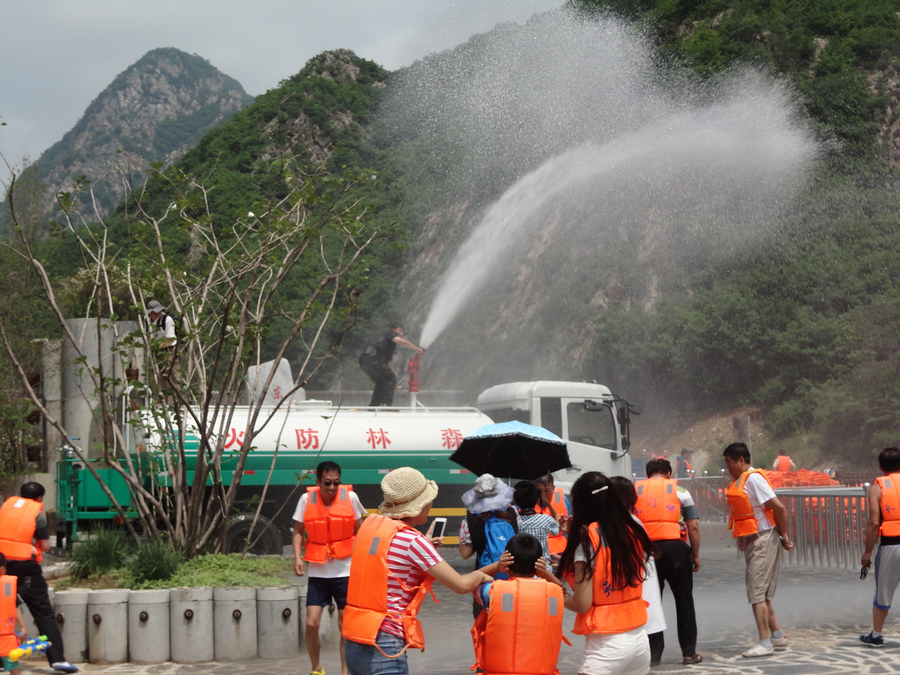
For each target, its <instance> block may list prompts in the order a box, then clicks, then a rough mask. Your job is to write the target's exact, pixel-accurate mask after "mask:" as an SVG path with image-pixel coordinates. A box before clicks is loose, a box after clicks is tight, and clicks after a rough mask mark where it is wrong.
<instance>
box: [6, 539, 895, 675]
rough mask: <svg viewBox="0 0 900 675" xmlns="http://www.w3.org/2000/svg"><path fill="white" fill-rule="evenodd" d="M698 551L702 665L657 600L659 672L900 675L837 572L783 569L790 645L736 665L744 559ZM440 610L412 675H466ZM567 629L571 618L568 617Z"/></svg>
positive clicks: (861, 599) (461, 617)
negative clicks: (870, 643)
mask: <svg viewBox="0 0 900 675" xmlns="http://www.w3.org/2000/svg"><path fill="white" fill-rule="evenodd" d="M709 543H710V544H711V546H709V547H707V548H706V550H705V551H704V558H703V560H702V568H701V571H700V572H699V573H698V574H697V575H696V576H695V591H694V596H695V599H696V605H697V612H698V624H699V630H700V637H699V643H698V651H699V652H700V653H701V654H703V657H704V662H703V663H702V664H700V665H697V666H682V665H681V658H680V654H679V650H678V640H677V636H676V634H675V616H674V605H673V603H672V598H671V595H670V594H668V593H665V594H664V603H665V605H666V615H667V619H668V624H669V626H670V628H669V630H667V631H666V645H667V647H666V652H665V654H664V656H663V663H662V665H661V666H660V667H659V668H657V669H655V670H654V672H658V673H695V674H696V675H701V674H709V673H750V674H755V673H770V674H777V675H810V674H824V675H831V674H838V673H841V674H846V673H853V674H859V675H864V674H866V673H888V672H900V629H898V628H897V618H898V617H892V618H889V619H888V624H887V629H888V632H887V633H886V636H885V641H886V646H885V648H884V649H871V648H867V647H864V646H862V645H860V644H859V642H858V640H857V638H858V636H859V635H860V634H861V633H862V632H865V631H866V630H868V624H869V622H870V620H871V598H872V593H873V592H874V581H873V580H872V578H871V577H870V578H869V579H868V580H866V581H860V580H859V575H858V573H854V572H853V571H845V570H822V569H810V568H795V567H785V568H782V575H781V580H780V585H779V588H778V594H777V596H776V598H775V607H776V611H777V612H778V615H779V618H780V619H781V622H782V624H783V625H784V627H785V629H786V631H787V633H788V636H789V637H790V639H791V646H790V648H789V649H787V650H786V651H783V652H776V654H775V655H774V656H771V657H764V658H760V659H744V658H742V657H741V655H740V654H741V652H742V651H744V650H745V649H747V648H749V647H751V646H752V645H753V644H754V642H755V627H754V623H753V618H752V614H751V611H750V607H749V606H748V605H747V602H746V596H745V594H744V589H743V561H741V560H738V559H737V557H736V554H735V552H734V549H732V548H726V547H725V546H724V545H722V544H717V542H712V541H711V542H709ZM446 557H447V560H448V561H449V562H450V563H451V564H453V565H454V566H456V567H457V568H458V569H461V570H468V569H469V566H470V563H469V562H464V561H462V560H461V559H460V558H459V556H458V554H456V552H455V551H453V550H448V551H447V552H446ZM435 592H436V595H437V597H438V599H439V600H440V601H441V604H440V605H434V603H431V602H430V601H428V602H426V604H425V605H424V606H423V610H422V614H421V616H422V619H423V623H424V624H425V631H426V639H427V647H426V651H425V652H424V653H419V652H416V653H413V654H411V655H410V659H409V663H410V671H411V673H413V674H414V675H426V674H428V675H451V674H452V675H466V674H468V673H470V671H469V666H471V665H472V663H473V660H474V657H473V652H472V643H471V638H470V636H469V629H470V628H471V625H472V615H471V600H470V599H469V598H468V597H462V596H457V595H454V594H453V593H451V592H450V591H448V590H447V589H446V588H444V587H442V586H439V585H436V586H435ZM567 622H568V623H567V626H568V627H569V628H571V625H572V616H571V615H569V616H568V617H567ZM327 631H328V634H327V635H326V636H325V644H324V652H325V656H324V659H323V664H324V666H325V669H326V671H327V672H328V674H329V675H339V673H340V663H339V660H338V654H337V641H336V640H335V639H334V636H335V635H336V630H335V626H334V625H332V626H330V627H328V628H327ZM570 639H571V640H572V642H573V644H574V645H575V646H574V647H567V646H565V645H563V648H562V652H561V655H560V662H559V669H560V671H561V673H562V675H575V674H576V673H577V672H578V663H579V657H580V652H581V639H580V638H579V637H578V636H571V635H570ZM24 665H25V668H24V670H25V671H30V672H32V673H51V672H52V671H50V670H49V669H48V668H46V664H45V663H35V664H31V663H28V662H25V663H24ZM308 666H309V661H308V660H307V659H306V656H305V653H304V654H303V655H302V656H301V657H300V658H299V659H297V660H290V661H266V660H262V659H260V660H256V661H251V662H244V663H204V664H198V665H179V664H172V663H166V664H156V665H149V666H146V665H145V666H141V665H135V664H118V665H110V666H102V665H93V664H84V666H83V670H84V672H87V673H109V674H110V675H113V674H122V675H125V674H135V675H195V674H200V673H211V674H217V673H221V674H222V675H225V674H228V675H235V674H237V675H244V674H246V675H250V674H251V673H253V674H258V675H296V674H297V673H301V674H303V673H306V672H308Z"/></svg>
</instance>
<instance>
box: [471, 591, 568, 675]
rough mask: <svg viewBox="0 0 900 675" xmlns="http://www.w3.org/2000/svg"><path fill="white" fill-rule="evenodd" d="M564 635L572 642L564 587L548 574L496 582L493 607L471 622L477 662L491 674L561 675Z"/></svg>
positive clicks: (481, 669)
mask: <svg viewBox="0 0 900 675" xmlns="http://www.w3.org/2000/svg"><path fill="white" fill-rule="evenodd" d="M476 592H477V591H476ZM563 640H565V641H566V643H567V644H571V643H569V641H568V640H567V639H566V637H565V636H564V635H563V593H562V588H560V587H559V586H557V585H556V584H551V583H550V582H549V581H545V580H544V579H509V580H508V581H494V582H493V583H492V584H491V604H490V606H489V607H488V611H486V612H481V614H479V615H478V618H477V619H476V620H475V625H474V626H472V642H473V643H474V645H475V659H476V661H477V663H476V664H475V667H477V668H480V671H479V672H482V673H486V674H488V675H494V674H496V675H507V674H511V673H514V674H515V675H556V674H558V673H559V671H558V670H557V669H556V662H557V661H558V660H559V648H560V645H561V643H562V641H563ZM473 669H474V668H473Z"/></svg>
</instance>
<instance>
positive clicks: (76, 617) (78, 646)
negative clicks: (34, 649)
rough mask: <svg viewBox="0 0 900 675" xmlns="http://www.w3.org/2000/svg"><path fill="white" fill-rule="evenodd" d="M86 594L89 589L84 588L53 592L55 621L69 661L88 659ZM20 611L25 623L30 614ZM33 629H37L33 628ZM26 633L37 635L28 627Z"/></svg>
mask: <svg viewBox="0 0 900 675" xmlns="http://www.w3.org/2000/svg"><path fill="white" fill-rule="evenodd" d="M88 594H89V591H88V589H86V588H73V589H72V590H70V591H59V592H58V593H55V594H54V598H53V599H54V605H55V607H56V623H57V624H58V625H59V632H60V633H61V634H62V639H63V647H64V648H65V657H66V661H68V662H69V663H84V662H85V661H87V660H88V629H87V611H88V609H87V608H88ZM22 611H23V614H25V618H26V621H25V623H26V624H27V623H28V621H27V618H28V617H29V616H31V614H30V613H29V612H27V611H25V610H22ZM35 630H37V629H36V628H35ZM28 634H29V635H37V633H36V632H35V633H32V632H31V628H30V627H29V629H28Z"/></svg>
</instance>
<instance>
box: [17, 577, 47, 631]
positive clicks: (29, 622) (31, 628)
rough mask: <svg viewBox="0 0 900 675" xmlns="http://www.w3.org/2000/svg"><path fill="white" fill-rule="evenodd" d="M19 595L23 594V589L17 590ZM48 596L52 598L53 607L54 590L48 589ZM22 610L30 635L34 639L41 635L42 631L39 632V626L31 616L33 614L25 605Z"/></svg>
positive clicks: (26, 628)
mask: <svg viewBox="0 0 900 675" xmlns="http://www.w3.org/2000/svg"><path fill="white" fill-rule="evenodd" d="M17 590H18V593H19V595H21V594H22V589H17ZM47 595H48V596H49V597H50V605H51V606H52V605H53V596H54V595H55V593H54V590H53V589H52V588H48V589H47ZM20 609H21V610H22V616H24V617H25V630H27V631H28V634H29V635H30V636H32V637H35V636H38V635H40V634H41V633H40V631H39V630H38V627H37V624H36V623H35V622H34V617H33V616H31V612H30V611H29V609H28V607H26V606H25V604H24V603H23V604H22V606H21V607H20Z"/></svg>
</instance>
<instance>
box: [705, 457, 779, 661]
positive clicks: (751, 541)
mask: <svg viewBox="0 0 900 675" xmlns="http://www.w3.org/2000/svg"><path fill="white" fill-rule="evenodd" d="M722 455H723V456H724V457H725V469H726V470H727V471H728V473H730V474H731V478H732V479H733V480H732V481H731V484H730V485H729V486H728V489H727V490H726V491H725V498H726V499H727V501H728V510H729V511H730V514H731V519H730V524H731V530H732V532H731V533H732V536H733V537H734V539H735V540H736V542H737V547H738V550H739V551H743V553H744V561H745V562H746V564H747V574H746V585H747V600H748V601H749V602H750V606H751V607H752V608H753V618H754V619H755V621H756V629H757V631H758V632H759V643H758V644H756V645H754V646H753V647H751V648H750V649H748V650H747V651H745V652H744V653H743V654H742V655H741V656H744V657H747V658H752V657H755V656H768V655H770V654H773V653H774V651H775V649H776V648H778V649H783V648H785V647H787V646H788V639H787V637H786V636H785V634H784V631H782V630H781V626H779V624H778V617H776V616H775V608H774V607H773V606H772V599H773V598H774V597H775V589H776V587H777V586H778V569H779V567H780V566H781V556H780V553H781V548H783V549H784V550H785V551H790V550H791V549H792V548H793V547H794V544H793V543H792V542H791V540H790V538H789V537H788V529H787V510H786V509H785V508H784V504H782V503H781V500H780V499H778V497H776V496H775V490H773V489H772V485H771V484H770V483H769V480H768V479H767V478H766V477H765V475H764V474H763V473H761V472H760V471H759V470H758V469H754V468H753V467H752V466H751V464H750V449H749V448H748V447H747V445H746V444H745V443H732V444H731V445H729V446H728V447H727V448H725V450H724V451H723V452H722Z"/></svg>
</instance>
